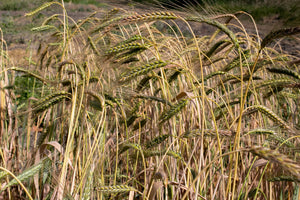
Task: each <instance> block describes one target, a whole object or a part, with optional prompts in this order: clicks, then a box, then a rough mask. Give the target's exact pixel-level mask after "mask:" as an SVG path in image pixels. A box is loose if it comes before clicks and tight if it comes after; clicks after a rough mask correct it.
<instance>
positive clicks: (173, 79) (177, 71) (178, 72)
mask: <svg viewBox="0 0 300 200" xmlns="http://www.w3.org/2000/svg"><path fill="white" fill-rule="evenodd" d="M182 72H183V69H178V70H176V71H175V72H174V73H173V74H172V75H171V76H170V77H169V79H168V83H169V84H170V83H172V82H173V81H175V80H176V79H177V77H178V76H179V75H180V74H181V73H182Z"/></svg>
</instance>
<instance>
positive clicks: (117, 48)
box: [105, 42, 150, 55]
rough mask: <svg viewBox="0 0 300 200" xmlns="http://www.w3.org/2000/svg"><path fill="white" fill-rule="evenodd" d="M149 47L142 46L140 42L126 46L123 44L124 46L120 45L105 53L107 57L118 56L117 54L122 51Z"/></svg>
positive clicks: (147, 46)
mask: <svg viewBox="0 0 300 200" xmlns="http://www.w3.org/2000/svg"><path fill="white" fill-rule="evenodd" d="M149 47H150V46H149V45H146V44H141V43H138V42H131V43H126V44H122V45H119V46H115V47H112V48H110V49H108V50H107V51H106V52H105V53H106V54H107V55H109V54H117V53H119V52H122V51H127V50H132V49H147V48H149Z"/></svg>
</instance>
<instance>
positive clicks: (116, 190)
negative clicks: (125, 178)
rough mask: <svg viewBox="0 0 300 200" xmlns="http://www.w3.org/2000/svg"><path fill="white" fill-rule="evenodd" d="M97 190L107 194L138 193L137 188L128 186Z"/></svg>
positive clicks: (98, 188)
mask: <svg viewBox="0 0 300 200" xmlns="http://www.w3.org/2000/svg"><path fill="white" fill-rule="evenodd" d="M96 190H98V191H100V192H105V193H120V192H130V191H136V189H135V188H133V187H130V186H128V185H113V186H98V187H96Z"/></svg>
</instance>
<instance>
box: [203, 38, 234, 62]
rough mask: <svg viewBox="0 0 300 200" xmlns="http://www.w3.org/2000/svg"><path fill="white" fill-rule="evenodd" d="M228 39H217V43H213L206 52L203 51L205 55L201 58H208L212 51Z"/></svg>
mask: <svg viewBox="0 0 300 200" xmlns="http://www.w3.org/2000/svg"><path fill="white" fill-rule="evenodd" d="M228 42H230V41H228V40H221V41H218V42H217V43H215V44H214V45H213V46H212V47H211V48H210V49H209V50H208V51H207V52H206V53H205V57H204V58H203V60H207V59H208V58H210V57H211V56H212V55H213V54H214V52H215V51H216V50H217V49H218V48H219V47H220V46H221V45H222V44H224V43H228Z"/></svg>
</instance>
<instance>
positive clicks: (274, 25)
mask: <svg viewBox="0 0 300 200" xmlns="http://www.w3.org/2000/svg"><path fill="white" fill-rule="evenodd" d="M101 2H103V3H104V5H105V6H104V7H101V8H98V7H97V6H95V5H81V4H80V5H79V4H73V3H66V4H65V6H66V9H67V12H68V15H69V17H71V18H72V19H74V20H75V21H77V20H79V19H83V18H85V17H87V16H88V15H90V14H91V13H92V12H94V11H99V10H100V12H99V13H98V17H101V14H102V13H103V12H104V11H107V10H108V9H111V8H114V7H117V8H123V9H125V10H127V11H131V12H137V13H146V12H152V11H153V10H154V9H155V10H164V8H154V7H151V6H148V5H143V4H137V3H135V4H130V3H128V1H125V0H109V1H108V0H105V1H101ZM60 11H61V9H52V10H47V11H43V12H42V13H41V14H40V15H39V16H38V17H25V13H26V12H25V11H1V10H0V27H1V24H2V25H3V24H5V23H7V21H8V23H11V24H12V26H13V27H10V26H9V25H7V27H4V28H2V27H1V28H2V30H3V31H4V40H5V41H6V43H7V45H8V50H9V54H10V57H13V58H17V59H14V60H15V63H14V64H15V65H22V64H24V63H25V62H26V61H25V59H23V58H22V55H25V54H26V51H27V50H28V47H29V46H28V44H29V43H30V41H35V40H37V39H38V38H37V36H36V35H35V34H33V33H31V32H30V29H31V28H32V27H34V26H39V25H40V24H41V23H42V21H43V20H44V19H45V18H46V17H48V16H51V15H52V14H54V13H57V12H60ZM174 12H175V13H178V14H180V15H185V14H186V12H180V11H174ZM4 20H6V21H4ZM240 20H241V22H242V24H243V26H244V27H245V29H246V31H247V32H248V33H252V34H255V33H256V29H255V26H254V24H253V22H252V21H251V20H250V18H249V17H245V16H244V17H242V18H240ZM179 26H180V24H179ZM184 26H186V25H185V24H184V23H182V27H180V28H182V29H183V30H184V29H186V27H184ZM192 26H193V29H194V31H195V33H196V34H197V35H208V34H211V33H212V32H213V31H215V28H214V27H212V26H209V25H207V24H200V25H199V23H197V25H192ZM256 26H257V29H258V31H259V35H260V37H261V38H263V37H264V36H266V35H267V34H268V33H269V32H270V31H272V30H277V29H280V28H282V27H283V26H284V23H283V22H282V21H281V20H279V19H278V18H276V16H272V17H266V18H264V19H263V20H262V21H259V22H256ZM34 35H35V36H34ZM274 45H277V44H276V43H274ZM277 47H278V48H281V50H283V51H286V52H287V53H289V54H292V55H294V56H296V57H298V58H299V57H300V40H299V38H297V37H290V38H284V39H282V41H280V46H279V45H277Z"/></svg>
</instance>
